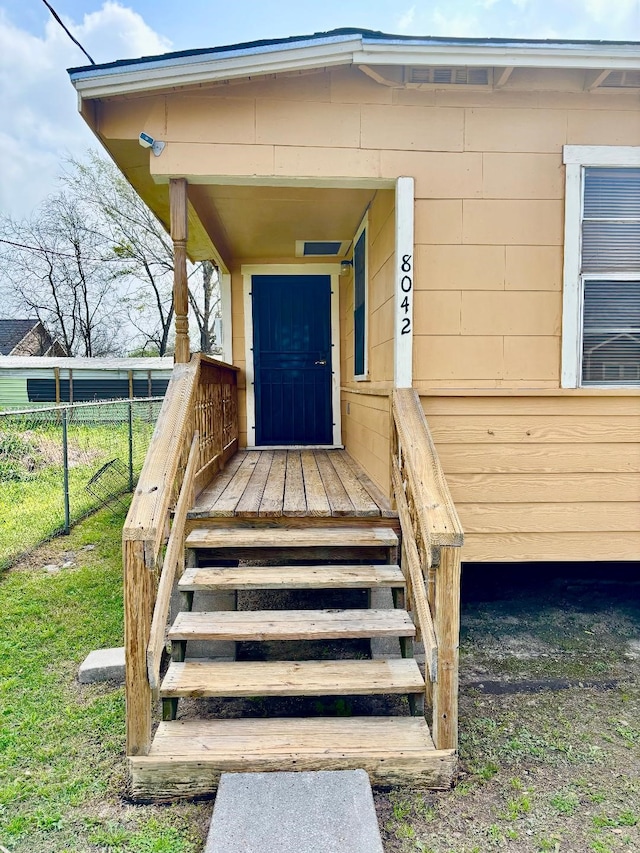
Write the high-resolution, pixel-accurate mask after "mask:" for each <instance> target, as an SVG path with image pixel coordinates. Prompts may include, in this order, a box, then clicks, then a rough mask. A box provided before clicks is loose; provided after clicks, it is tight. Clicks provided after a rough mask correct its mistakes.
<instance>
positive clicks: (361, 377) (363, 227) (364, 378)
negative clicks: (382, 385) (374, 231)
mask: <svg viewBox="0 0 640 853" xmlns="http://www.w3.org/2000/svg"><path fill="white" fill-rule="evenodd" d="M368 228H369V211H367V212H366V213H365V215H364V218H363V219H362V222H361V223H360V225H358V230H357V231H356V233H355V236H354V238H353V243H352V244H351V245H352V246H353V252H352V253H351V258H352V260H353V321H354V323H353V324H354V329H353V348H354V349H353V365H354V374H353V378H354V380H355V381H356V382H368V381H369V231H368ZM363 231H364V232H365V237H364V358H363V364H364V372H363V373H355V364H356V357H355V356H356V352H355V346H356V335H355V318H356V262H355V250H356V243H357V242H358V240H359V239H360V236H361V234H362V232H363Z"/></svg>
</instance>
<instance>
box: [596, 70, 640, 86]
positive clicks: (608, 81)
mask: <svg viewBox="0 0 640 853" xmlns="http://www.w3.org/2000/svg"><path fill="white" fill-rule="evenodd" d="M600 87H601V88H603V89H640V71H611V72H610V73H609V74H608V75H607V76H606V77H605V78H604V80H603V81H602V83H600Z"/></svg>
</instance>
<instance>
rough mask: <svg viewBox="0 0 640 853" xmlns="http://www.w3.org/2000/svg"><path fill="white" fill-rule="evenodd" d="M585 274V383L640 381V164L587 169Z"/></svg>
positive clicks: (583, 269) (583, 234)
mask: <svg viewBox="0 0 640 853" xmlns="http://www.w3.org/2000/svg"><path fill="white" fill-rule="evenodd" d="M582 274H583V336H582V338H583V339H582V384H583V385H630V386H635V385H638V386H640V169H637V168H586V169H585V180H584V210H583V221H582ZM614 276H615V277H614Z"/></svg>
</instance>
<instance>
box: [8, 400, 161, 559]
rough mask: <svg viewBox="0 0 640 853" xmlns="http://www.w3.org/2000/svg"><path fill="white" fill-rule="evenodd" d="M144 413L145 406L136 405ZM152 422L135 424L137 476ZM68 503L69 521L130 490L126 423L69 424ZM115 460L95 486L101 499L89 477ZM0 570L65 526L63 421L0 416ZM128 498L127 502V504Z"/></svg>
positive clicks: (142, 421) (138, 421)
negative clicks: (41, 421)
mask: <svg viewBox="0 0 640 853" xmlns="http://www.w3.org/2000/svg"><path fill="white" fill-rule="evenodd" d="M138 408H139V409H140V411H142V407H141V405H139V406H138ZM153 427H154V421H153V420H152V419H151V418H149V419H146V420H145V419H144V418H136V419H135V420H134V422H133V472H134V476H135V477H137V476H138V474H139V473H140V470H141V468H142V464H143V461H144V457H145V453H146V450H147V447H148V444H149V440H150V438H151V433H152V431H153ZM68 455H69V472H68V473H69V505H70V516H71V521H72V522H74V521H77V520H78V519H80V518H83V517H84V516H85V515H87V514H88V513H89V512H91V511H93V510H95V509H96V508H97V507H98V506H99V505H100V503H101V501H100V499H99V497H100V496H101V495H102V494H103V493H104V489H105V488H106V489H107V492H106V494H107V495H113V494H117V493H118V492H120V491H126V490H127V489H128V464H129V427H128V423H127V422H124V423H109V424H102V423H99V422H98V423H93V424H88V423H84V422H72V423H70V424H69V438H68ZM111 460H118V461H117V465H118V473H117V474H113V473H112V469H109V470H108V471H107V472H106V473H105V474H104V475H103V477H102V479H101V480H100V483H99V484H98V486H97V490H98V497H96V496H95V494H92V493H90V492H89V491H88V490H87V484H88V483H89V481H90V479H91V477H92V476H93V475H94V474H95V473H96V472H97V471H99V469H100V468H101V467H102V466H103V465H104V464H105V463H106V462H109V461H111ZM0 489H1V490H2V498H3V501H2V504H3V511H2V513H1V514H0V569H2V568H4V567H5V566H7V565H10V564H11V563H12V561H13V560H14V559H15V557H16V556H19V555H20V554H23V553H26V552H27V551H29V550H30V549H31V548H33V547H34V546H35V545H37V544H38V543H40V542H43V541H44V540H45V539H48V538H49V537H50V536H53V535H55V534H56V533H57V532H59V531H61V530H63V528H64V491H63V468H62V433H61V427H60V424H59V423H49V424H37V423H30V422H26V423H24V424H21V422H20V421H19V420H18V416H16V420H15V421H12V420H11V418H10V417H9V416H7V417H6V418H5V419H4V420H3V419H2V418H0ZM126 499H127V498H126V496H125V501H126Z"/></svg>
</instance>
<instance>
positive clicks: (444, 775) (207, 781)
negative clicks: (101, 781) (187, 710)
mask: <svg viewBox="0 0 640 853" xmlns="http://www.w3.org/2000/svg"><path fill="white" fill-rule="evenodd" d="M455 764H456V756H455V751H454V750H436V749H434V746H433V741H432V740H431V735H430V734H429V728H428V726H427V724H426V722H425V720H424V719H423V718H422V717H346V718H345V717H338V718H326V717H320V718H307V719H299V718H289V719H251V720H248V719H238V720H235V719H232V720H193V721H190V720H189V721H182V720H178V721H171V722H164V723H160V725H159V726H158V730H157V732H156V735H155V737H154V740H153V744H152V746H151V750H150V752H149V754H148V755H145V756H133V757H130V758H129V767H130V770H131V778H132V793H133V796H134V798H136V799H138V800H143V801H144V800H147V801H148V800H153V801H166V800H173V799H177V798H181V797H182V798H185V797H197V796H202V795H204V794H210V793H212V792H213V791H214V790H215V788H216V787H217V784H218V781H219V779H220V774H221V773H223V772H229V771H230V772H251V771H256V772H266V771H291V770H351V769H357V768H359V767H362V768H364V769H365V770H366V771H367V772H368V774H369V777H370V779H371V782H372V783H373V784H378V785H396V784H397V785H408V784H420V785H422V786H425V787H429V788H440V789H442V788H448V787H450V785H451V781H452V778H453V774H454V770H455Z"/></svg>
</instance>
